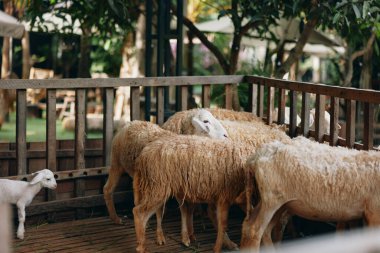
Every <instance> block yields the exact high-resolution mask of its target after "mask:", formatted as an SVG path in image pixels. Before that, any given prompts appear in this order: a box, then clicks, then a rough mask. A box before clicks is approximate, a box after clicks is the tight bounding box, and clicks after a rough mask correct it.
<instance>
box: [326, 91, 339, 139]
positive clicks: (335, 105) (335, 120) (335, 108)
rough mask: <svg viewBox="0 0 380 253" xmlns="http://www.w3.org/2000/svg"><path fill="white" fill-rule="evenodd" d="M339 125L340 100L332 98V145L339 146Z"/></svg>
mask: <svg viewBox="0 0 380 253" xmlns="http://www.w3.org/2000/svg"><path fill="white" fill-rule="evenodd" d="M338 124H339V98H336V97H331V113H330V126H328V127H330V145H331V146H336V145H337V144H338V133H339V129H338Z"/></svg>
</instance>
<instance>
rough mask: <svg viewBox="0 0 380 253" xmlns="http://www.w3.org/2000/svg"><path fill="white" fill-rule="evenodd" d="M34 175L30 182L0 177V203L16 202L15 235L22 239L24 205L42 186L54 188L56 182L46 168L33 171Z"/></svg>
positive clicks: (29, 201)
mask: <svg viewBox="0 0 380 253" xmlns="http://www.w3.org/2000/svg"><path fill="white" fill-rule="evenodd" d="M32 175H35V177H34V178H33V179H32V181H30V182H24V181H16V180H9V179H0V192H1V195H0V204H5V203H9V204H16V205H17V208H18V221H19V224H18V228H17V237H18V238H19V239H24V232H25V229H24V223H25V207H26V206H28V205H29V204H30V203H31V202H32V200H33V198H34V196H35V195H36V194H37V193H38V192H39V191H40V190H41V189H42V188H43V187H46V188H49V189H55V188H56V187H57V183H56V181H55V179H54V174H53V172H51V171H50V170H48V169H43V170H40V171H37V172H35V173H33V174H32Z"/></svg>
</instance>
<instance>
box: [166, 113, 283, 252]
mask: <svg viewBox="0 0 380 253" xmlns="http://www.w3.org/2000/svg"><path fill="white" fill-rule="evenodd" d="M207 110H208V111H209V112H211V113H212V114H213V115H214V116H215V117H216V118H217V119H219V120H220V123H221V124H222V125H223V127H224V128H225V129H226V130H227V133H228V138H229V139H230V140H232V141H234V142H239V143H244V144H245V145H250V146H251V147H258V146H260V145H261V144H263V143H267V142H270V141H274V140H280V141H284V142H286V141H289V140H290V137H289V136H287V135H286V133H285V132H284V129H282V128H281V127H279V126H277V125H271V126H269V125H267V124H265V123H264V122H263V121H262V119H261V118H259V117H257V116H255V115H253V114H252V113H248V112H238V111H232V110H227V109H219V108H215V109H207ZM192 111H194V110H189V111H182V112H178V113H176V114H174V115H173V116H171V117H170V118H169V119H168V121H167V122H165V124H164V125H163V126H162V127H163V128H165V129H167V130H170V131H172V132H174V133H178V134H181V133H183V130H182V129H181V127H183V126H187V125H189V124H190V121H189V119H188V117H187V114H188V113H191V112H192ZM243 196H244V195H243ZM243 196H241V197H239V198H238V199H237V200H236V202H235V203H236V204H238V205H239V206H244V208H242V210H245V199H244V198H243ZM193 208H194V207H193V205H192V203H184V204H182V205H181V206H180V210H181V215H184V213H185V214H187V218H186V219H187V221H188V224H187V226H186V225H184V226H182V242H183V244H184V245H187V246H188V245H189V244H190V241H191V240H195V235H194V229H193V222H192V218H193V211H192V210H193ZM187 209H189V210H187ZM208 214H209V217H210V219H211V221H212V222H213V224H214V226H215V227H216V217H215V206H213V205H212V204H210V205H209V208H208ZM183 224H184V223H183ZM223 245H224V246H226V247H228V248H232V247H233V246H232V245H235V244H234V243H233V242H232V241H231V240H230V239H229V237H228V235H227V233H226V234H225V235H224V240H223Z"/></svg>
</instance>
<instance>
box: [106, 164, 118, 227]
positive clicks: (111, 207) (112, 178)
mask: <svg viewBox="0 0 380 253" xmlns="http://www.w3.org/2000/svg"><path fill="white" fill-rule="evenodd" d="M121 175H122V173H120V172H119V170H118V169H115V167H111V168H110V169H109V175H108V179H107V182H106V184H105V185H104V187H103V194H104V200H105V202H106V206H107V209H108V214H109V216H110V218H111V220H112V221H113V222H114V223H115V224H123V220H122V219H121V218H120V217H119V216H118V215H117V213H116V210H115V204H114V202H113V192H114V191H115V188H116V186H117V184H118V183H119V180H120V177H121Z"/></svg>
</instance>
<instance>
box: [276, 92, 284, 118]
mask: <svg viewBox="0 0 380 253" xmlns="http://www.w3.org/2000/svg"><path fill="white" fill-rule="evenodd" d="M285 106H286V95H285V90H284V89H279V90H278V111H277V113H278V115H277V119H278V122H277V123H278V124H280V125H282V124H285Z"/></svg>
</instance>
